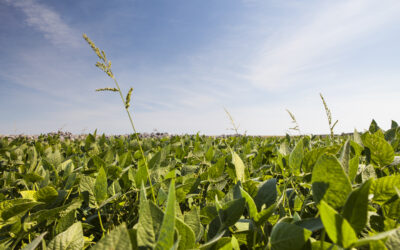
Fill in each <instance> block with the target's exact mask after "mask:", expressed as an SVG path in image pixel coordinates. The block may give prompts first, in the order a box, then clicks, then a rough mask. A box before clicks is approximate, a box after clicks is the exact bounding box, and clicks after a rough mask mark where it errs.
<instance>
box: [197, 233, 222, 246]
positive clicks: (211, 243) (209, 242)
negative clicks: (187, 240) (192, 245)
mask: <svg viewBox="0 0 400 250" xmlns="http://www.w3.org/2000/svg"><path fill="white" fill-rule="evenodd" d="M225 232H226V230H222V231H220V232H218V234H216V235H215V236H214V237H213V238H212V239H209V240H208V241H207V242H206V243H205V244H204V245H201V246H200V249H208V248H209V247H211V246H212V245H214V244H215V243H217V242H218V240H219V239H221V237H222V236H224V234H225Z"/></svg>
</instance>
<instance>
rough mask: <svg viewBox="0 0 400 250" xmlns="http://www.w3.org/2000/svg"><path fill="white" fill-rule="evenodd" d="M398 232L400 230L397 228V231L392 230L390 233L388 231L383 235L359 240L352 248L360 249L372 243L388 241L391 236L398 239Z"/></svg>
mask: <svg viewBox="0 0 400 250" xmlns="http://www.w3.org/2000/svg"><path fill="white" fill-rule="evenodd" d="M398 231H399V229H398V228H397V229H392V230H389V231H386V232H383V233H379V234H375V235H371V236H367V237H365V238H362V239H359V240H358V241H357V242H355V243H354V244H353V245H352V247H360V246H363V245H366V244H368V243H370V242H374V241H380V240H383V239H386V238H388V237H391V236H395V237H396V236H398Z"/></svg>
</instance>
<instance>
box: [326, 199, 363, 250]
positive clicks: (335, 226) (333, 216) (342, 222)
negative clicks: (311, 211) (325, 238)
mask: <svg viewBox="0 0 400 250" xmlns="http://www.w3.org/2000/svg"><path fill="white" fill-rule="evenodd" d="M319 213H320V215H321V220H322V223H323V224H324V227H325V230H326V232H327V233H328V235H329V238H330V239H331V240H332V241H333V242H334V243H336V244H338V245H339V246H342V247H345V248H347V247H350V246H351V245H352V244H353V243H354V242H356V241H357V235H356V233H355V232H354V230H353V228H352V227H351V225H350V223H349V222H348V221H347V220H346V219H344V218H343V217H342V216H341V215H340V214H338V213H337V212H336V211H335V209H333V208H332V207H331V206H329V205H328V203H326V202H325V201H321V203H320V205H319Z"/></svg>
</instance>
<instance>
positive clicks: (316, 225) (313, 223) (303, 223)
mask: <svg viewBox="0 0 400 250" xmlns="http://www.w3.org/2000/svg"><path fill="white" fill-rule="evenodd" d="M294 224H295V225H297V226H300V227H303V228H305V229H308V230H310V231H311V232H315V231H318V230H321V229H323V228H324V225H323V224H322V221H321V218H307V219H303V220H299V221H296V222H294Z"/></svg>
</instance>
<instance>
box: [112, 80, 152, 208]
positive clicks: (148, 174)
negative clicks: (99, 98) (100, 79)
mask: <svg viewBox="0 0 400 250" xmlns="http://www.w3.org/2000/svg"><path fill="white" fill-rule="evenodd" d="M112 79H113V80H114V82H115V85H116V86H117V89H118V92H119V95H120V96H121V100H122V103H123V104H124V107H125V110H126V113H127V114H128V117H129V121H130V122H131V126H132V129H133V132H134V133H135V136H136V140H137V141H138V144H139V149H140V153H141V154H142V158H143V161H144V165H145V167H146V171H147V179H148V180H149V184H150V190H151V196H152V198H153V201H154V202H156V196H155V195H154V190H153V185H152V183H151V178H150V172H149V166H148V164H147V159H146V156H145V155H144V152H143V148H142V145H141V144H140V142H141V140H140V138H139V136H138V133H137V132H136V128H135V125H134V124H133V120H132V116H131V113H130V112H129V110H128V108H126V106H125V100H124V97H123V95H122V92H121V89H120V87H119V84H118V82H117V80H116V79H115V77H112Z"/></svg>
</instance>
